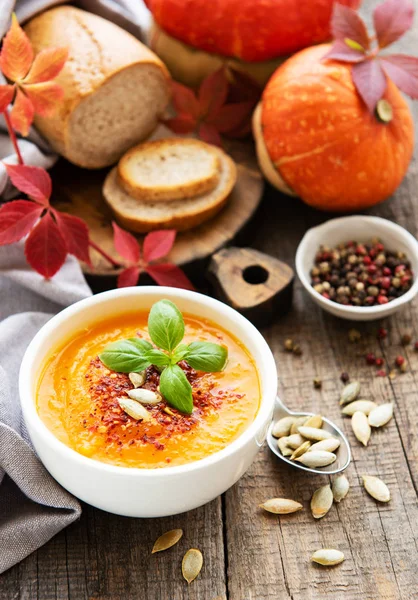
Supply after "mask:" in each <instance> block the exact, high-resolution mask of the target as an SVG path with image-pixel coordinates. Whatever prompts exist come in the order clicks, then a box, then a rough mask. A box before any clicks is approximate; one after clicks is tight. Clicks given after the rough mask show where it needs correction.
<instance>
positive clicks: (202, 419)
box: [37, 312, 260, 468]
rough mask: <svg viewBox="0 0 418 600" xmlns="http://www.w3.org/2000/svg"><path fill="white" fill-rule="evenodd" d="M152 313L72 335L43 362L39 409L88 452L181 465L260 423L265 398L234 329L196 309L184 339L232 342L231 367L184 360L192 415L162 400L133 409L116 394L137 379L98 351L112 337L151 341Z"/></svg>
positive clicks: (129, 461)
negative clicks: (202, 366) (206, 369)
mask: <svg viewBox="0 0 418 600" xmlns="http://www.w3.org/2000/svg"><path fill="white" fill-rule="evenodd" d="M147 318H148V313H147V312H144V313H135V314H127V315H123V316H118V317H114V318H111V319H108V320H105V321H101V322H100V323H98V324H96V325H93V326H92V327H90V328H89V329H86V330H83V331H81V332H79V333H78V334H77V335H75V336H74V337H73V338H72V339H70V340H68V341H67V342H66V343H65V345H64V346H62V347H61V348H59V349H57V350H56V351H55V352H54V353H53V354H52V355H51V356H50V358H49V360H48V361H47V363H46V365H45V367H44V371H43V373H42V376H41V379H40V384H39V389H38V394H37V408H38V413H39V415H40V417H41V419H42V420H43V422H44V423H45V424H46V426H47V427H48V428H49V429H50V430H51V431H52V432H53V434H54V435H55V436H56V437H57V438H58V439H59V440H61V441H62V442H64V444H66V445H67V446H69V447H70V448H72V449H73V450H76V451H77V452H79V453H81V454H83V455H84V456H88V457H90V458H93V459H95V460H99V461H102V462H106V463H110V464H113V465H118V466H123V467H139V468H159V467H168V466H174V465H182V464H185V463H190V462H193V461H196V460H199V459H201V458H204V457H206V456H209V455H210V454H213V453H214V452H217V451H218V450H221V449H222V448H225V447H226V446H228V444H230V443H231V442H232V441H233V440H235V439H236V438H237V437H238V436H240V435H241V434H242V432H243V431H244V430H245V429H247V427H248V426H249V425H250V424H251V423H252V422H253V421H254V418H255V416H256V414H257V411H258V408H259V404H260V384H259V377H258V373H257V369H256V366H255V364H254V360H253V359H252V357H251V356H250V354H249V353H248V351H247V350H246V348H245V347H244V346H243V345H242V344H241V343H240V342H239V341H238V340H237V339H236V338H235V337H233V336H232V335H231V334H229V333H228V332H226V331H225V330H223V329H221V328H220V327H219V326H217V325H215V324H214V323H212V322H210V321H208V320H205V319H200V318H197V317H193V316H190V315H184V320H185V325H186V333H185V337H184V340H183V341H184V342H185V343H189V342H192V341H207V342H215V343H217V344H222V345H224V346H226V347H227V348H228V363H227V365H226V367H225V369H224V370H223V371H222V372H220V373H202V372H198V371H195V370H194V369H192V368H191V367H189V365H187V363H186V362H184V361H183V362H181V363H179V365H180V366H181V367H182V368H183V370H184V371H185V373H186V376H187V378H188V380H189V382H190V384H191V386H192V390H193V403H194V408H193V412H192V414H191V415H186V414H182V413H181V412H179V411H177V410H175V409H174V408H172V407H170V406H169V405H168V404H167V403H166V402H165V401H164V400H163V401H162V402H160V403H159V404H156V405H153V406H147V410H149V412H150V414H151V415H152V417H153V418H152V420H151V421H148V422H146V423H145V422H142V421H137V420H135V419H133V418H132V417H130V416H129V415H127V414H126V413H125V412H124V411H123V410H122V409H121V407H120V406H119V403H118V400H117V398H119V397H125V398H127V397H128V396H127V394H126V390H129V389H132V388H133V385H132V383H131V382H130V380H129V377H128V375H127V374H125V373H115V372H113V371H111V370H109V369H108V368H106V367H105V365H104V364H103V363H102V362H101V361H100V359H99V357H98V355H99V354H100V353H101V352H102V351H103V349H104V348H105V346H107V345H108V344H109V343H110V342H115V341H118V340H121V339H126V338H129V337H134V336H139V337H141V338H144V339H146V340H150V338H149V335H148V330H147ZM158 384H159V372H158V371H157V370H156V369H155V367H152V366H151V367H149V368H148V369H147V379H146V382H145V384H144V385H143V387H144V388H147V389H150V390H156V389H157V386H158Z"/></svg>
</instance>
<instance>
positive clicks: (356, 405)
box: [341, 400, 377, 417]
mask: <svg viewBox="0 0 418 600" xmlns="http://www.w3.org/2000/svg"><path fill="white" fill-rule="evenodd" d="M376 406H377V404H376V402H372V401H371V400H355V401H354V402H351V403H350V404H347V406H344V408H343V409H342V411H341V412H342V413H343V415H347V416H349V417H352V416H353V415H354V413H355V412H357V411H358V412H362V413H364V414H365V415H368V414H369V413H370V412H371V411H372V410H373V409H374V408H376Z"/></svg>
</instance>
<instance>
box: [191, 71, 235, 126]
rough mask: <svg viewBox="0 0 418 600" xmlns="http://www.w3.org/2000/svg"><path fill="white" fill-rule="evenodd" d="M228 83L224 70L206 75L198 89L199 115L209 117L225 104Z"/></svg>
mask: <svg viewBox="0 0 418 600" xmlns="http://www.w3.org/2000/svg"><path fill="white" fill-rule="evenodd" d="M227 96H228V81H227V79H226V73H225V69H224V68H221V69H218V70H217V71H215V72H214V73H211V74H210V75H208V76H207V77H206V78H205V79H204V80H203V81H202V83H201V85H200V88H199V94H198V99H199V106H200V114H201V115H210V114H213V113H215V112H216V111H218V110H219V109H220V108H221V106H223V105H224V104H225V102H226V98H227Z"/></svg>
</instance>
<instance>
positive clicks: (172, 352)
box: [99, 300, 228, 414]
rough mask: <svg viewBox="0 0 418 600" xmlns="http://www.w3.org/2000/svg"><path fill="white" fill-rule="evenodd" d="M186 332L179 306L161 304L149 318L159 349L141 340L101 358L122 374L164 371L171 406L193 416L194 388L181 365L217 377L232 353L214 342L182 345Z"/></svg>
mask: <svg viewBox="0 0 418 600" xmlns="http://www.w3.org/2000/svg"><path fill="white" fill-rule="evenodd" d="M184 330H185V327H184V319H183V315H182V314H181V312H180V311H179V309H178V308H177V306H176V305H175V304H174V303H173V302H171V301H170V300H160V301H159V302H157V303H156V304H154V305H153V306H152V308H151V311H150V313H149V316H148V333H149V335H150V338H151V340H152V342H153V343H154V344H155V346H157V348H154V347H153V345H152V344H150V342H147V341H146V340H143V339H141V338H129V339H127V340H121V341H119V342H113V343H112V344H109V345H108V346H106V348H105V349H104V350H103V352H102V353H101V354H100V355H99V358H100V360H101V361H102V362H103V363H104V364H105V365H106V367H108V368H109V369H112V370H113V371H117V372H119V373H133V372H138V371H143V370H144V369H146V368H147V367H149V366H150V365H155V366H156V367H159V368H160V369H161V368H162V369H163V370H162V372H161V376H160V391H161V394H162V395H163V396H164V398H165V399H166V401H167V402H168V404H170V405H171V406H173V407H174V408H176V409H177V410H180V411H181V412H184V413H187V414H190V413H191V412H192V411H193V395H192V386H191V385H190V383H189V380H188V379H187V377H186V375H185V373H184V371H183V370H182V369H181V367H179V366H178V364H177V363H178V362H180V361H181V360H185V361H187V362H188V364H189V365H190V366H191V367H192V368H193V369H196V370H198V371H204V372H206V373H214V372H217V371H222V369H223V368H224V367H225V365H226V361H227V359H228V351H227V349H226V348H224V347H223V346H220V345H219V344H214V343H212V342H192V343H191V344H181V341H182V340H183V337H184Z"/></svg>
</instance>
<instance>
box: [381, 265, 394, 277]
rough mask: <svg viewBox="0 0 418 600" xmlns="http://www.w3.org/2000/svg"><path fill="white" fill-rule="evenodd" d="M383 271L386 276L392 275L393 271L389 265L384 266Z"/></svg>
mask: <svg viewBox="0 0 418 600" xmlns="http://www.w3.org/2000/svg"><path fill="white" fill-rule="evenodd" d="M382 273H383V275H386V276H390V275H392V271H391V270H390V269H389V267H383V270H382Z"/></svg>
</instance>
